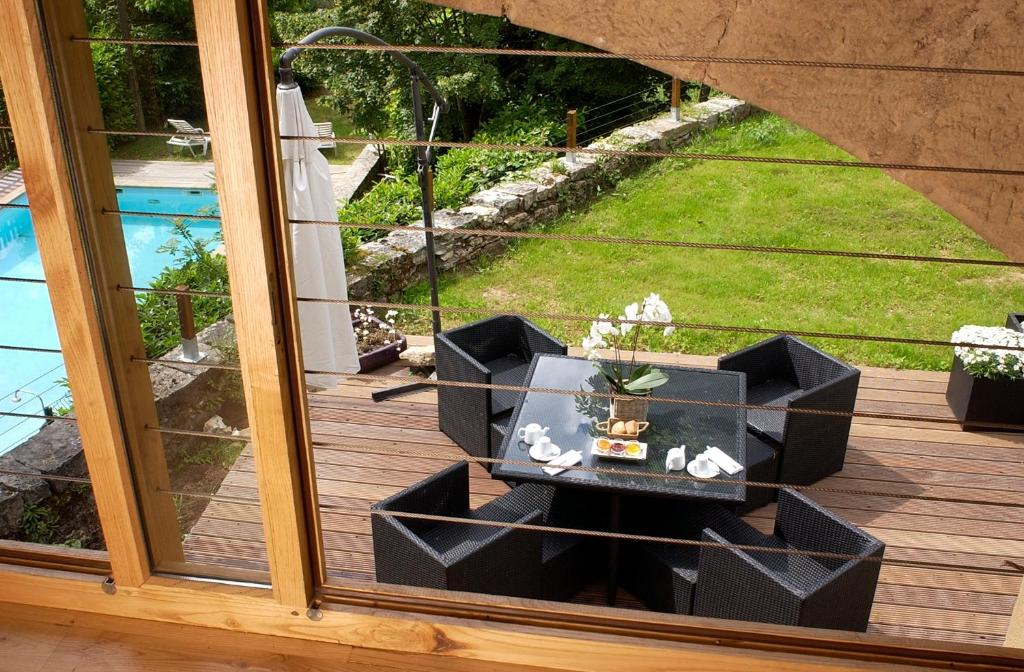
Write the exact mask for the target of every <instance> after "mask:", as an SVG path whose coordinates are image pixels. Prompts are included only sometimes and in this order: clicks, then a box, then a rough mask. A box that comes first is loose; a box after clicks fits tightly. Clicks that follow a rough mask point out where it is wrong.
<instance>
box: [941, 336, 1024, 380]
mask: <svg viewBox="0 0 1024 672" xmlns="http://www.w3.org/2000/svg"><path fill="white" fill-rule="evenodd" d="M952 342H953V343H971V344H976V345H977V346H986V345H999V346H1004V347H1009V348H1024V333H1022V332H1019V331H1014V330H1013V329H1007V328H1006V327H979V326H976V325H973V324H969V325H966V326H963V327H960V328H959V329H957V330H956V331H955V332H953V337H952ZM953 352H954V353H955V354H956V356H957V357H958V358H959V359H960V361H961V362H963V365H964V371H966V372H967V373H969V374H971V375H972V376H975V377H978V378H993V379H996V378H1008V379H1010V380H1022V379H1024V352H1022V351H1020V350H1004V349H1001V348H1000V349H993V348H986V347H968V346H963V345H959V346H956V347H954V348H953Z"/></svg>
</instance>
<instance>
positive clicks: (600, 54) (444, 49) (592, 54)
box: [71, 37, 1024, 77]
mask: <svg viewBox="0 0 1024 672" xmlns="http://www.w3.org/2000/svg"><path fill="white" fill-rule="evenodd" d="M71 41H72V42H84V43H98V44H135V45H141V46H163V47H198V46H199V43H198V41H196V40H149V39H139V38H114V37H72V38H71ZM271 47H273V48H275V49H290V48H292V47H302V48H303V49H306V50H325V51H394V52H405V53H426V54H453V53H454V54H464V55H478V56H527V57H541V56H544V57H552V58H587V59H608V60H615V59H624V60H630V61H652V62H671V63H706V64H718V65H764V66H773V67H790V68H825V69H838V70H871V71H888V72H917V73H929V74H940V75H975V76H1000V77H1024V70H1013V69H1007V68H967V67H955V66H933V65H898V64H895V63H856V62H845V61H810V60H803V59H785V58H749V57H731V56H710V55H686V54H674V55H672V54H650V53H640V52H637V53H633V52H624V53H612V52H607V51H594V50H582V51H569V50H565V49H511V48H507V47H472V46H442V45H422V44H390V45H377V44H364V43H360V44H329V43H324V42H319V43H316V44H299V43H297V42H282V43H276V44H272V45H271Z"/></svg>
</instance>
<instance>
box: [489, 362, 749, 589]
mask: <svg viewBox="0 0 1024 672" xmlns="http://www.w3.org/2000/svg"><path fill="white" fill-rule="evenodd" d="M657 368H659V369H661V370H662V371H663V372H665V373H666V374H667V375H668V377H669V381H668V382H667V383H666V384H664V385H662V386H661V387H658V388H657V389H656V390H655V392H654V396H656V397H663V398H666V399H680V400H696V401H722V402H733V403H735V402H739V403H744V402H745V401H746V377H745V375H744V374H743V373H739V372H734V371H718V370H715V369H696V368H686V367H678V366H667V365H662V364H658V365H657ZM526 387H531V388H556V389H560V390H570V391H582V392H603V393H607V392H608V385H607V382H606V381H605V380H604V378H602V377H601V376H600V375H599V374H598V372H597V369H596V368H595V366H594V363H593V362H591V361H588V360H586V359H580V358H576V357H565V356H560V355H536V356H534V358H533V361H532V362H531V364H530V370H529V372H528V374H527V376H526ZM607 419H608V400H607V399H604V398H601V397H592V396H584V395H569V394H554V393H550V392H526V393H524V394H522V395H521V396H520V398H519V402H518V403H517V404H516V407H515V410H514V411H513V414H512V418H511V420H510V422H509V426H508V431H507V432H506V433H505V440H504V441H503V442H502V445H501V447H500V449H499V450H498V454H497V457H498V458H500V459H504V460H514V461H516V462H525V463H528V464H505V463H498V464H495V465H494V468H493V470H492V471H491V475H492V477H494V478H498V479H501V480H505V481H515V482H536V483H545V484H548V485H554V486H558V487H574V488H587V489H593V490H599V491H605V492H607V493H608V494H609V495H610V511H611V513H610V517H611V520H610V528H611V529H612V530H614V531H618V530H619V527H620V524H619V516H620V501H619V497H620V495H642V496H648V497H669V498H675V499H690V500H694V501H705V502H707V501H711V502H721V503H723V504H726V503H738V502H743V501H744V500H745V498H746V488H745V486H744V485H743V483H742V481H744V480H746V469H745V468H744V469H742V470H740V471H739V472H737V473H736V474H733V475H728V474H726V473H725V472H724V471H722V472H721V474H720V475H719V476H717V477H715V478H713V479H707V480H694V479H682V478H678V476H679V475H683V476H688V474H687V473H686V472H685V471H681V472H679V471H676V472H672V475H673V476H674V477H669V478H666V477H665V476H666V472H665V456H666V454H667V453H668V451H669V449H671V448H676V447H679V446H681V445H685V446H686V459H687V460H688V461H689V460H692V459H693V458H694V457H695V456H696V455H697V454H698V453H700V452H703V451H704V450H705V448H706V447H707V446H718V448H720V449H721V450H722V451H723V452H724V453H725V454H726V455H728V456H730V457H731V458H733V459H734V460H736V461H737V462H738V463H740V464H741V465H744V467H745V466H746V427H747V416H746V410H745V409H743V408H725V407H721V406H701V405H696V404H686V403H673V402H667V401H666V402H651V404H650V408H649V410H648V421H649V422H650V427H649V428H648V430H647V431H646V432H644V433H643V434H642V435H641V436H640V440H641V441H643V442H645V443H647V459H646V460H644V461H642V462H629V461H623V460H616V459H609V458H605V457H601V456H599V455H594V454H592V453H591V445H592V443H593V440H594V439H595V438H596V437H599V436H602V435H603V433H602V432H600V431H599V430H598V429H597V427H596V424H597V423H598V422H601V421H604V420H607ZM530 423H537V424H539V425H541V426H542V427H549V428H550V429H549V431H548V436H549V437H551V440H552V441H553V442H554V443H555V444H557V445H558V446H559V447H560V448H561V449H562V452H563V453H565V452H568V451H570V450H578V451H580V452H581V453H582V454H583V459H582V461H581V462H580V464H579V465H578V466H583V467H588V468H589V467H594V468H599V469H601V468H603V469H614V470H615V473H601V472H600V471H589V470H588V471H582V470H579V469H573V468H571V467H570V468H568V469H567V470H565V471H563V472H561V473H559V474H557V475H554V476H551V475H549V474H547V473H545V472H544V471H542V469H541V468H542V467H543V466H545V465H544V464H542V463H540V462H534V461H532V460H531V458H530V454H529V448H530V447H529V446H528V445H527V444H526V443H524V442H522V441H520V440H519V429H520V428H521V427H525V426H526V425H528V424H530ZM610 547H611V552H610V558H609V579H608V582H609V602H612V601H613V600H614V593H615V570H616V568H617V564H618V545H617V544H616V543H614V542H613V543H612V544H610Z"/></svg>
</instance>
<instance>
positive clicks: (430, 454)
mask: <svg viewBox="0 0 1024 672" xmlns="http://www.w3.org/2000/svg"><path fill="white" fill-rule="evenodd" d="M146 429H147V430H148V431H153V432H156V433H159V434H166V435H169V436H190V437H196V438H209V439H219V440H228V441H238V442H242V443H252V439H251V438H246V437H241V436H239V437H235V436H229V435H226V434H217V433H214V432H204V431H200V430H189V429H173V428H169V427H151V426H147V427H146ZM310 443H311V445H312V446H313V447H314V448H331V449H334V450H348V451H352V452H357V453H362V454H370V455H382V456H385V457H422V458H428V459H433V460H439V461H444V462H460V461H463V460H466V459H472V460H473V461H474V462H479V463H481V464H494V465H498V464H504V465H509V466H522V467H538V466H539V465H538V463H537V462H534V461H526V460H511V459H502V458H496V457H476V456H473V457H472V458H467V457H466V455H464V454H462V455H455V454H451V455H446V454H444V453H440V452H438V451H437V450H436V449H433V450H428V449H424V450H417V449H415V448H411V449H410V448H409V447H406V446H402V447H400V448H397V449H394V450H392V448H391V447H390V446H387V445H385V444H381V445H379V446H374V447H372V448H367V447H365V446H357V445H352V444H347V443H337V442H333V441H321V440H316V439H314V440H312V441H311V442H310ZM567 470H571V471H581V472H587V473H595V474H607V475H610V476H615V475H621V476H629V477H631V478H633V477H637V478H647V479H660V480H665V481H680V482H689V483H701V482H704V483H706V482H707V481H706V479H701V478H697V477H695V476H690V475H688V474H684V473H664V474H663V473H658V472H649V471H643V472H640V471H626V470H624V469H619V468H615V467H593V466H585V465H582V464H577V465H573V466H571V467H567ZM723 482H727V483H728V484H729V485H743V486H745V487H749V488H760V489H771V490H778V489H783V488H784V489H787V490H793V491H794V492H807V493H819V494H829V495H851V496H857V497H888V498H891V499H900V500H914V501H918V500H920V501H925V502H944V503H951V504H977V505H986V506H998V507H1002V508H1012V509H1019V508H1024V503H1018V502H1006V501H992V500H978V499H963V498H956V497H937V496H934V495H921V494H910V493H890V492H875V491H872V490H864V489H857V488H841V487H835V486H824V485H794V484H787V483H772V482H768V481H750V480H745V479H730V480H728V481H723Z"/></svg>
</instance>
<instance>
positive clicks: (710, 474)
mask: <svg viewBox="0 0 1024 672" xmlns="http://www.w3.org/2000/svg"><path fill="white" fill-rule="evenodd" d="M708 465H709V466H710V467H711V469H709V470H708V471H706V472H704V473H698V472H697V460H692V461H691V462H690V463H689V464H688V465H686V471H688V472H689V473H690V476H696V477H697V478H714V477H715V476H718V475H719V474H720V473H722V470H721V469H719V468H718V465H717V464H715V463H714V462H712V461H710V460H708Z"/></svg>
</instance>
